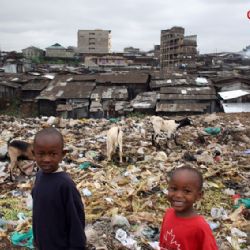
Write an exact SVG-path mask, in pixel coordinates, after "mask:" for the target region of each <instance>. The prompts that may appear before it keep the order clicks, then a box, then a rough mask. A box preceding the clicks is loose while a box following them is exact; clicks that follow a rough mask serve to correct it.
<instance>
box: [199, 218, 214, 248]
mask: <svg viewBox="0 0 250 250" xmlns="http://www.w3.org/2000/svg"><path fill="white" fill-rule="evenodd" d="M201 242H202V248H201V249H202V250H218V247H217V244H216V240H215V238H214V236H213V233H212V230H211V229H210V227H209V225H208V224H207V223H206V222H205V225H204V226H203V228H202V240H201Z"/></svg>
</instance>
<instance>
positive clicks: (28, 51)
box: [22, 46, 44, 58]
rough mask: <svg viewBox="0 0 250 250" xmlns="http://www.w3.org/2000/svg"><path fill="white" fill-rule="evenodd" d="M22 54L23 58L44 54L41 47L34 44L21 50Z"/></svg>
mask: <svg viewBox="0 0 250 250" xmlns="http://www.w3.org/2000/svg"><path fill="white" fill-rule="evenodd" d="M22 52H23V56H24V57H25V58H35V57H41V56H43V55H44V51H43V50H42V49H39V48H36V47H34V46H30V47H28V48H25V49H23V50H22Z"/></svg>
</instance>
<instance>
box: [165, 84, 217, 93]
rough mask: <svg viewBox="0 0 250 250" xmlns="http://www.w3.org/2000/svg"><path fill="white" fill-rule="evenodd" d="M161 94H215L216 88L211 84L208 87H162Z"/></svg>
mask: <svg viewBox="0 0 250 250" xmlns="http://www.w3.org/2000/svg"><path fill="white" fill-rule="evenodd" d="M160 93H161V94H182V95H190V94H191V95H194V94H199V95H215V94H216V92H215V89H214V88H213V87H210V86H206V87H184V86H183V87H162V88H161V89H160Z"/></svg>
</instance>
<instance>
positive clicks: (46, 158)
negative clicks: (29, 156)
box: [34, 135, 65, 173]
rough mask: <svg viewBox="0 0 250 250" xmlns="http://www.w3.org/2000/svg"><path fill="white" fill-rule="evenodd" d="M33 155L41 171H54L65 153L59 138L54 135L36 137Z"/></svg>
mask: <svg viewBox="0 0 250 250" xmlns="http://www.w3.org/2000/svg"><path fill="white" fill-rule="evenodd" d="M34 155H35V159H36V162H37V164H38V166H39V167H40V168H41V169H42V171H43V172H45V173H52V172H54V171H56V170H57V169H58V167H59V163H60V162H61V161H62V158H63V156H64V155H65V152H64V151H63V145H62V141H61V139H60V138H59V137H58V136H56V135H45V136H43V137H38V138H37V139H36V141H35V144H34Z"/></svg>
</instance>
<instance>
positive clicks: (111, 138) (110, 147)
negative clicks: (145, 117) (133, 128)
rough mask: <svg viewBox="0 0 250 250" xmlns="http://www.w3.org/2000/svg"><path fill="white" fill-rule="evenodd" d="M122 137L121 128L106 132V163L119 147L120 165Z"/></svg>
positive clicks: (116, 127)
mask: <svg viewBox="0 0 250 250" xmlns="http://www.w3.org/2000/svg"><path fill="white" fill-rule="evenodd" d="M122 137H123V132H122V130H121V127H118V126H115V127H112V128H110V129H109V130H108V132H107V157H108V161H111V157H112V154H113V153H114V152H115V151H116V148H117V146H119V156H120V163H122Z"/></svg>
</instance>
